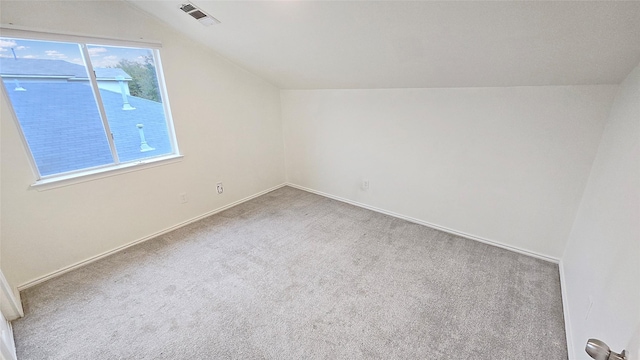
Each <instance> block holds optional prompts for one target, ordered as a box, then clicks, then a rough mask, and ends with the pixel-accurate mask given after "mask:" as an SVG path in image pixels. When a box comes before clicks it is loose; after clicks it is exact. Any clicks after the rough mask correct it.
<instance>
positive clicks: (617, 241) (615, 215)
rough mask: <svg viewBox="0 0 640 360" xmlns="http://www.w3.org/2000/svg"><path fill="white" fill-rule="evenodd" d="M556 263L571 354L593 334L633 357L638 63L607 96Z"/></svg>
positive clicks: (639, 333) (639, 173) (639, 321)
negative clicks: (603, 120) (609, 101)
mask: <svg viewBox="0 0 640 360" xmlns="http://www.w3.org/2000/svg"><path fill="white" fill-rule="evenodd" d="M561 266H562V267H563V271H564V277H565V293H566V299H565V301H566V302H567V304H568V313H569V319H568V320H569V321H568V323H569V326H570V329H571V334H572V341H573V346H572V349H573V350H574V351H575V354H576V357H575V359H589V357H588V356H587V354H586V353H585V352H584V346H585V344H586V341H587V340H588V339H589V338H593V337H595V338H600V339H601V340H603V341H605V342H606V343H607V344H608V345H609V346H610V347H611V348H612V349H613V350H615V351H617V352H620V351H621V350H622V349H623V348H625V347H626V348H627V350H628V351H632V355H633V357H632V359H640V351H639V348H638V346H639V345H640V343H639V342H640V280H638V277H639V276H640V66H638V67H636V68H635V70H634V71H633V72H632V73H631V74H629V76H628V77H627V79H626V80H625V81H624V82H623V83H622V84H621V86H620V92H619V93H618V95H617V96H616V98H615V102H614V105H613V107H612V109H611V114H610V116H609V120H608V123H607V125H606V128H605V131H604V135H603V137H602V141H601V143H600V148H599V150H598V153H597V156H596V159H595V162H594V164H593V168H592V170H591V175H590V176H589V181H588V183H587V186H586V189H585V191H584V196H583V199H582V203H581V204H580V208H579V210H578V212H577V215H576V218H575V222H574V224H573V228H572V230H571V235H570V238H569V242H568V245H567V248H566V251H565V253H564V256H563V258H562V263H561ZM589 297H591V298H592V300H593V305H591V311H590V312H589V306H590V300H589ZM587 314H588V317H587ZM634 333H635V335H634ZM633 341H635V343H632V342H633Z"/></svg>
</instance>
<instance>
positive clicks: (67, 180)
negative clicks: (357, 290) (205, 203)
mask: <svg viewBox="0 0 640 360" xmlns="http://www.w3.org/2000/svg"><path fill="white" fill-rule="evenodd" d="M183 157H184V156H183V155H168V156H163V157H159V158H155V159H147V160H142V161H138V162H131V163H126V164H119V165H115V166H110V167H107V168H101V169H93V170H87V171H83V172H77V173H73V174H68V175H61V176H56V177H51V178H46V179H41V180H38V181H36V182H35V183H33V184H31V188H34V189H36V190H38V191H44V190H49V189H56V188H60V187H64V186H69V185H73V184H79V183H83V182H87V181H93V180H97V179H102V178H106V177H110V176H115V175H120V174H126V173H129V172H133V171H139V170H144V169H148V168H152V167H156V166H162V165H167V164H173V163H176V162H180V161H182V158H183Z"/></svg>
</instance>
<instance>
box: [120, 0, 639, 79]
mask: <svg viewBox="0 0 640 360" xmlns="http://www.w3.org/2000/svg"><path fill="white" fill-rule="evenodd" d="M127 1H128V2H129V3H131V4H133V5H134V6H136V7H138V8H140V9H142V10H144V11H146V12H148V13H150V14H152V15H153V16H155V17H157V18H158V19H160V20H162V21H164V22H165V23H167V24H169V25H170V26H172V27H174V28H175V29H176V30H177V31H180V32H183V33H184V34H186V35H187V36H189V37H191V38H193V39H195V40H196V41H198V42H200V43H202V44H203V45H205V46H208V47H210V48H211V49H213V50H214V51H216V52H217V53H219V54H221V55H222V56H224V57H226V58H228V59H229V60H231V61H233V62H234V63H236V64H238V65H240V66H242V67H244V68H246V69H247V70H249V71H251V72H253V73H255V74H257V75H258V76H260V77H263V78H264V79H266V80H267V81H269V82H271V83H273V84H274V85H276V86H278V87H280V88H283V89H335V88H354V89H359V88H416V87H476V86H529V85H576V84H613V83H619V82H620V81H622V80H623V79H624V77H625V76H626V75H627V74H628V73H629V72H630V71H631V70H632V69H633V68H634V67H635V66H636V65H637V64H638V63H639V62H640V1H630V2H619V1H603V2H589V1H551V2H544V1H531V2H529V1H508V2H489V1H470V2H464V1H443V2H440V1H255V2H247V1H207V0H195V5H197V6H199V7H200V8H201V9H203V10H204V11H206V12H208V13H209V14H211V15H212V16H214V17H216V18H217V19H219V20H220V21H221V22H222V23H221V24H217V25H213V26H208V27H206V26H203V25H201V24H200V23H199V22H198V21H196V20H194V19H193V18H192V17H190V16H188V15H187V14H185V13H184V12H182V11H181V10H180V9H179V8H180V5H181V4H182V3H186V1H182V2H181V1H179V0H178V1H144V0H127Z"/></svg>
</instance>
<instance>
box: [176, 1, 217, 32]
mask: <svg viewBox="0 0 640 360" xmlns="http://www.w3.org/2000/svg"><path fill="white" fill-rule="evenodd" d="M180 10H182V11H184V12H186V13H187V14H189V15H191V17H193V18H194V19H196V20H198V21H199V22H200V23H201V24H202V25H205V26H209V25H214V24H220V20H218V19H216V18H214V17H213V16H211V15H209V14H207V13H205V12H204V11H202V9H198V7H196V6H195V5H193V4H191V3H186V4H182V5H181V6H180Z"/></svg>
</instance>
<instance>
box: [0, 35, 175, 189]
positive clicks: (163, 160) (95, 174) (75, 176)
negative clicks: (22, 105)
mask: <svg viewBox="0 0 640 360" xmlns="http://www.w3.org/2000/svg"><path fill="white" fill-rule="evenodd" d="M0 33H1V36H2V37H8V38H18V39H28V40H41V41H60V42H70V43H77V44H80V45H81V49H82V54H83V56H84V58H85V60H86V61H85V64H86V69H87V72H88V74H89V77H90V81H91V86H92V89H93V94H94V97H95V101H96V105H97V107H98V112H99V114H100V118H101V121H102V124H103V126H104V130H105V136H106V137H107V141H108V142H109V148H110V149H111V155H112V157H113V160H114V163H112V164H108V165H102V166H98V167H92V168H85V169H80V170H75V171H70V172H65V173H59V174H53V175H46V176H42V175H40V171H39V170H38V166H37V164H36V162H35V159H34V157H33V154H32V153H31V149H30V148H29V144H28V142H27V139H26V137H25V135H24V133H23V132H22V127H21V125H20V122H19V120H18V117H17V116H16V113H15V110H14V109H13V104H12V103H11V100H10V99H9V96H8V92H7V89H6V86H5V85H4V81H0V83H2V85H0V87H2V89H3V92H4V97H5V101H6V102H7V104H9V108H10V111H11V112H12V115H13V119H14V122H15V124H16V126H17V127H18V130H19V131H18V132H19V133H20V137H21V140H22V143H23V145H24V146H25V149H26V150H27V153H28V155H29V162H30V165H31V169H32V170H33V174H34V176H35V177H36V180H35V182H34V183H33V184H31V187H32V188H35V189H37V190H38V191H40V190H47V189H52V188H58V187H62V186H68V185H72V184H77V183H81V182H85V181H91V180H95V179H99V178H103V177H109V176H114V175H119V174H123V173H128V172H132V171H138V170H142V169H146V168H150V167H156V166H161V165H166V164H171V163H175V162H179V161H181V160H182V158H183V155H181V154H180V151H179V149H178V141H177V138H176V132H175V128H174V125H173V117H172V115H171V107H170V105H169V96H168V94H167V88H166V83H165V80H164V71H163V69H162V62H161V59H160V49H161V48H162V44H160V43H159V42H149V41H135V40H121V39H110V38H99V37H89V36H81V35H73V34H59V33H50V32H40V31H32V30H25V29H17V28H8V27H4V26H3V27H0ZM87 44H89V45H93V44H99V45H105V46H121V47H136V48H146V49H151V51H152V52H153V60H154V65H155V68H156V74H157V78H158V85H159V86H158V87H159V91H160V98H161V99H162V105H163V107H164V113H165V120H166V122H167V130H168V133H169V134H168V135H169V141H170V143H171V148H172V149H173V152H172V153H171V154H167V155H163V156H157V157H152V158H148V159H141V160H135V161H130V162H125V163H121V162H120V161H119V159H118V153H117V151H116V147H115V142H114V139H113V138H112V136H110V134H111V131H110V129H109V122H108V119H107V116H106V112H105V110H104V105H103V103H102V99H101V97H100V91H99V89H98V83H97V81H96V76H95V73H94V71H93V65H92V63H91V61H90V57H89V52H88V50H87Z"/></svg>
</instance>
